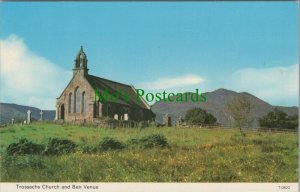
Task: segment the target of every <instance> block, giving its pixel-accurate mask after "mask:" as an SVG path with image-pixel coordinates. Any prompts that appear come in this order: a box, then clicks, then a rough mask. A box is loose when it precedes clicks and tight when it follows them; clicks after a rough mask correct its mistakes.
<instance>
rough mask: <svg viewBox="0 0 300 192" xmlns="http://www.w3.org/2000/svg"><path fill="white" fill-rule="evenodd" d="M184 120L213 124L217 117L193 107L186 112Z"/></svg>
mask: <svg viewBox="0 0 300 192" xmlns="http://www.w3.org/2000/svg"><path fill="white" fill-rule="evenodd" d="M185 121H186V122H188V123H204V124H214V123H216V122H217V119H216V118H215V117H214V116H213V115H212V114H210V113H208V112H206V111H205V110H203V109H201V108H194V109H189V110H188V111H187V112H186V115H185Z"/></svg>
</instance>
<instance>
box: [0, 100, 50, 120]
mask: <svg viewBox="0 0 300 192" xmlns="http://www.w3.org/2000/svg"><path fill="white" fill-rule="evenodd" d="M28 110H30V111H31V118H32V120H38V119H40V116H41V115H40V112H41V109H38V108H35V107H29V106H23V105H17V104H9V103H0V125H3V124H7V123H11V119H12V118H14V119H15V122H22V121H24V120H25V119H26V118H27V111H28ZM54 118H55V111H54V110H43V119H44V120H54Z"/></svg>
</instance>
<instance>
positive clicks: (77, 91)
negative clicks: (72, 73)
mask: <svg viewBox="0 0 300 192" xmlns="http://www.w3.org/2000/svg"><path fill="white" fill-rule="evenodd" d="M74 98H75V102H74V104H75V109H74V111H75V113H80V105H81V95H80V89H79V87H77V88H76V89H75V97H74Z"/></svg>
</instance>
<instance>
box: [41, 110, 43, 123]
mask: <svg viewBox="0 0 300 192" xmlns="http://www.w3.org/2000/svg"><path fill="white" fill-rule="evenodd" d="M40 115H41V118H40V120H41V121H43V111H42V110H41V112H40Z"/></svg>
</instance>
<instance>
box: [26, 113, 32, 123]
mask: <svg viewBox="0 0 300 192" xmlns="http://www.w3.org/2000/svg"><path fill="white" fill-rule="evenodd" d="M26 123H27V124H30V123H31V111H30V110H28V111H27V121H26Z"/></svg>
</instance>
